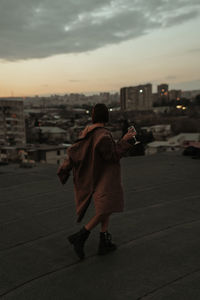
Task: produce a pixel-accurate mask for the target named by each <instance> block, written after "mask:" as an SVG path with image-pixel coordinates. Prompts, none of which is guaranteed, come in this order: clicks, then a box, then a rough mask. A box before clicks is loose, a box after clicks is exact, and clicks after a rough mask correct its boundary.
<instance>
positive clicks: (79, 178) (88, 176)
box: [57, 104, 136, 259]
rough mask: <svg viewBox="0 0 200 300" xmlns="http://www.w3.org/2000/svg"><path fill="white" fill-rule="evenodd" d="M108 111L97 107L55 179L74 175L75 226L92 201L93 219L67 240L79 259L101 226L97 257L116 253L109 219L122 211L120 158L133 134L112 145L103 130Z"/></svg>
mask: <svg viewBox="0 0 200 300" xmlns="http://www.w3.org/2000/svg"><path fill="white" fill-rule="evenodd" d="M108 120H109V111H108V108H107V107H106V106H105V105H104V104H96V105H95V107H94V108H93V111H92V123H93V124H92V125H89V126H86V128H85V129H84V130H83V131H82V133H81V135H80V136H79V139H78V140H77V141H76V142H75V143H74V144H73V145H72V146H71V147H70V148H68V157H67V158H66V159H65V161H64V163H63V164H62V165H61V166H60V167H59V169H58V172H57V175H58V176H59V178H60V180H61V182H62V183H63V184H65V183H66V181H67V179H68V177H69V176H70V172H71V170H72V171H73V179H74V192H75V202H76V212H77V215H78V219H77V222H80V221H81V220H82V219H83V217H84V215H85V212H86V210H87V208H88V206H89V204H90V202H91V199H92V198H93V200H94V206H95V215H94V217H93V218H92V219H91V220H90V221H89V222H88V223H87V224H86V225H85V226H84V227H83V228H82V229H81V230H80V231H79V232H77V233H75V234H73V235H71V236H69V237H68V240H69V242H70V243H71V244H72V245H73V246H74V250H75V252H76V254H77V255H78V257H79V258H80V259H83V258H84V257H85V253H84V244H85V242H86V240H87V238H88V237H89V234H90V232H91V231H92V229H93V228H94V227H95V226H97V225H98V224H100V225H101V230H100V241H99V248H98V254H99V255H104V254H107V253H108V252H110V251H113V250H115V249H116V245H115V244H113V243H112V239H111V234H110V233H109V232H108V225H109V218H110V216H111V214H112V213H114V212H122V211H123V207H124V201H123V189H122V184H121V171H120V158H121V157H122V156H123V155H124V154H125V153H126V152H127V151H128V150H129V149H130V148H131V147H132V146H131V144H129V143H128V141H129V140H131V139H132V138H133V136H134V135H135V134H136V133H135V132H134V131H128V132H127V133H126V134H125V135H124V136H123V138H122V139H121V140H120V141H119V142H118V143H115V142H114V140H113V138H112V135H111V133H110V131H109V130H107V129H106V128H105V127H104V126H105V124H106V123H107V122H108Z"/></svg>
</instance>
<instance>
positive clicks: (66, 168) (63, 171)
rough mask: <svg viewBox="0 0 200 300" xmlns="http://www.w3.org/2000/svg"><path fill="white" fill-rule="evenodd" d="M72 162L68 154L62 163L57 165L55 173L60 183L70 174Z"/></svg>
mask: <svg viewBox="0 0 200 300" xmlns="http://www.w3.org/2000/svg"><path fill="white" fill-rule="evenodd" d="M72 167H73V164H72V160H71V158H70V156H68V157H66V158H65V160H64V162H63V164H62V165H61V166H59V168H58V170H57V175H58V177H59V179H60V182H61V183H62V184H65V183H66V182H67V180H68V178H69V176H70V175H71V170H72Z"/></svg>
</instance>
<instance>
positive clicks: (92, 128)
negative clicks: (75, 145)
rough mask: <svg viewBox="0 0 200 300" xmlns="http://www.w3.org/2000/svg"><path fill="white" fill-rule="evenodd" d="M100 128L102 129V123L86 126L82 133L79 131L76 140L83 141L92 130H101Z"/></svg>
mask: <svg viewBox="0 0 200 300" xmlns="http://www.w3.org/2000/svg"><path fill="white" fill-rule="evenodd" d="M102 127H104V124H102V123H95V124H92V125H88V126H86V127H85V129H84V130H83V131H81V133H80V135H79V137H78V140H82V139H84V138H85V137H86V136H87V134H88V133H89V132H91V131H93V130H94V129H96V128H102Z"/></svg>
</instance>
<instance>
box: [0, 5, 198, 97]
mask: <svg viewBox="0 0 200 300" xmlns="http://www.w3.org/2000/svg"><path fill="white" fill-rule="evenodd" d="M199 28H200V1H199V0H190V1H189V0H113V1H109V0H56V1H55V0H0V96H10V95H15V96H25V95H35V94H49V93H69V92H92V91H109V90H110V91H114V90H116V91H118V90H119V89H120V87H122V86H126V85H136V84H140V83H146V82H151V83H153V85H154V88H155V87H156V84H159V83H161V82H167V83H169V84H170V88H182V89H200V74H199V69H200V38H199Z"/></svg>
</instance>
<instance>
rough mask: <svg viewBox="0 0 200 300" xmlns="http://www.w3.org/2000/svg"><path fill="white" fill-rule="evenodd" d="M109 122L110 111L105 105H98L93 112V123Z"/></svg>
mask: <svg viewBox="0 0 200 300" xmlns="http://www.w3.org/2000/svg"><path fill="white" fill-rule="evenodd" d="M108 120H109V111H108V108H107V106H106V105H105V104H103V103H98V104H96V105H95V106H94V108H93V110H92V123H107V122H108Z"/></svg>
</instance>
